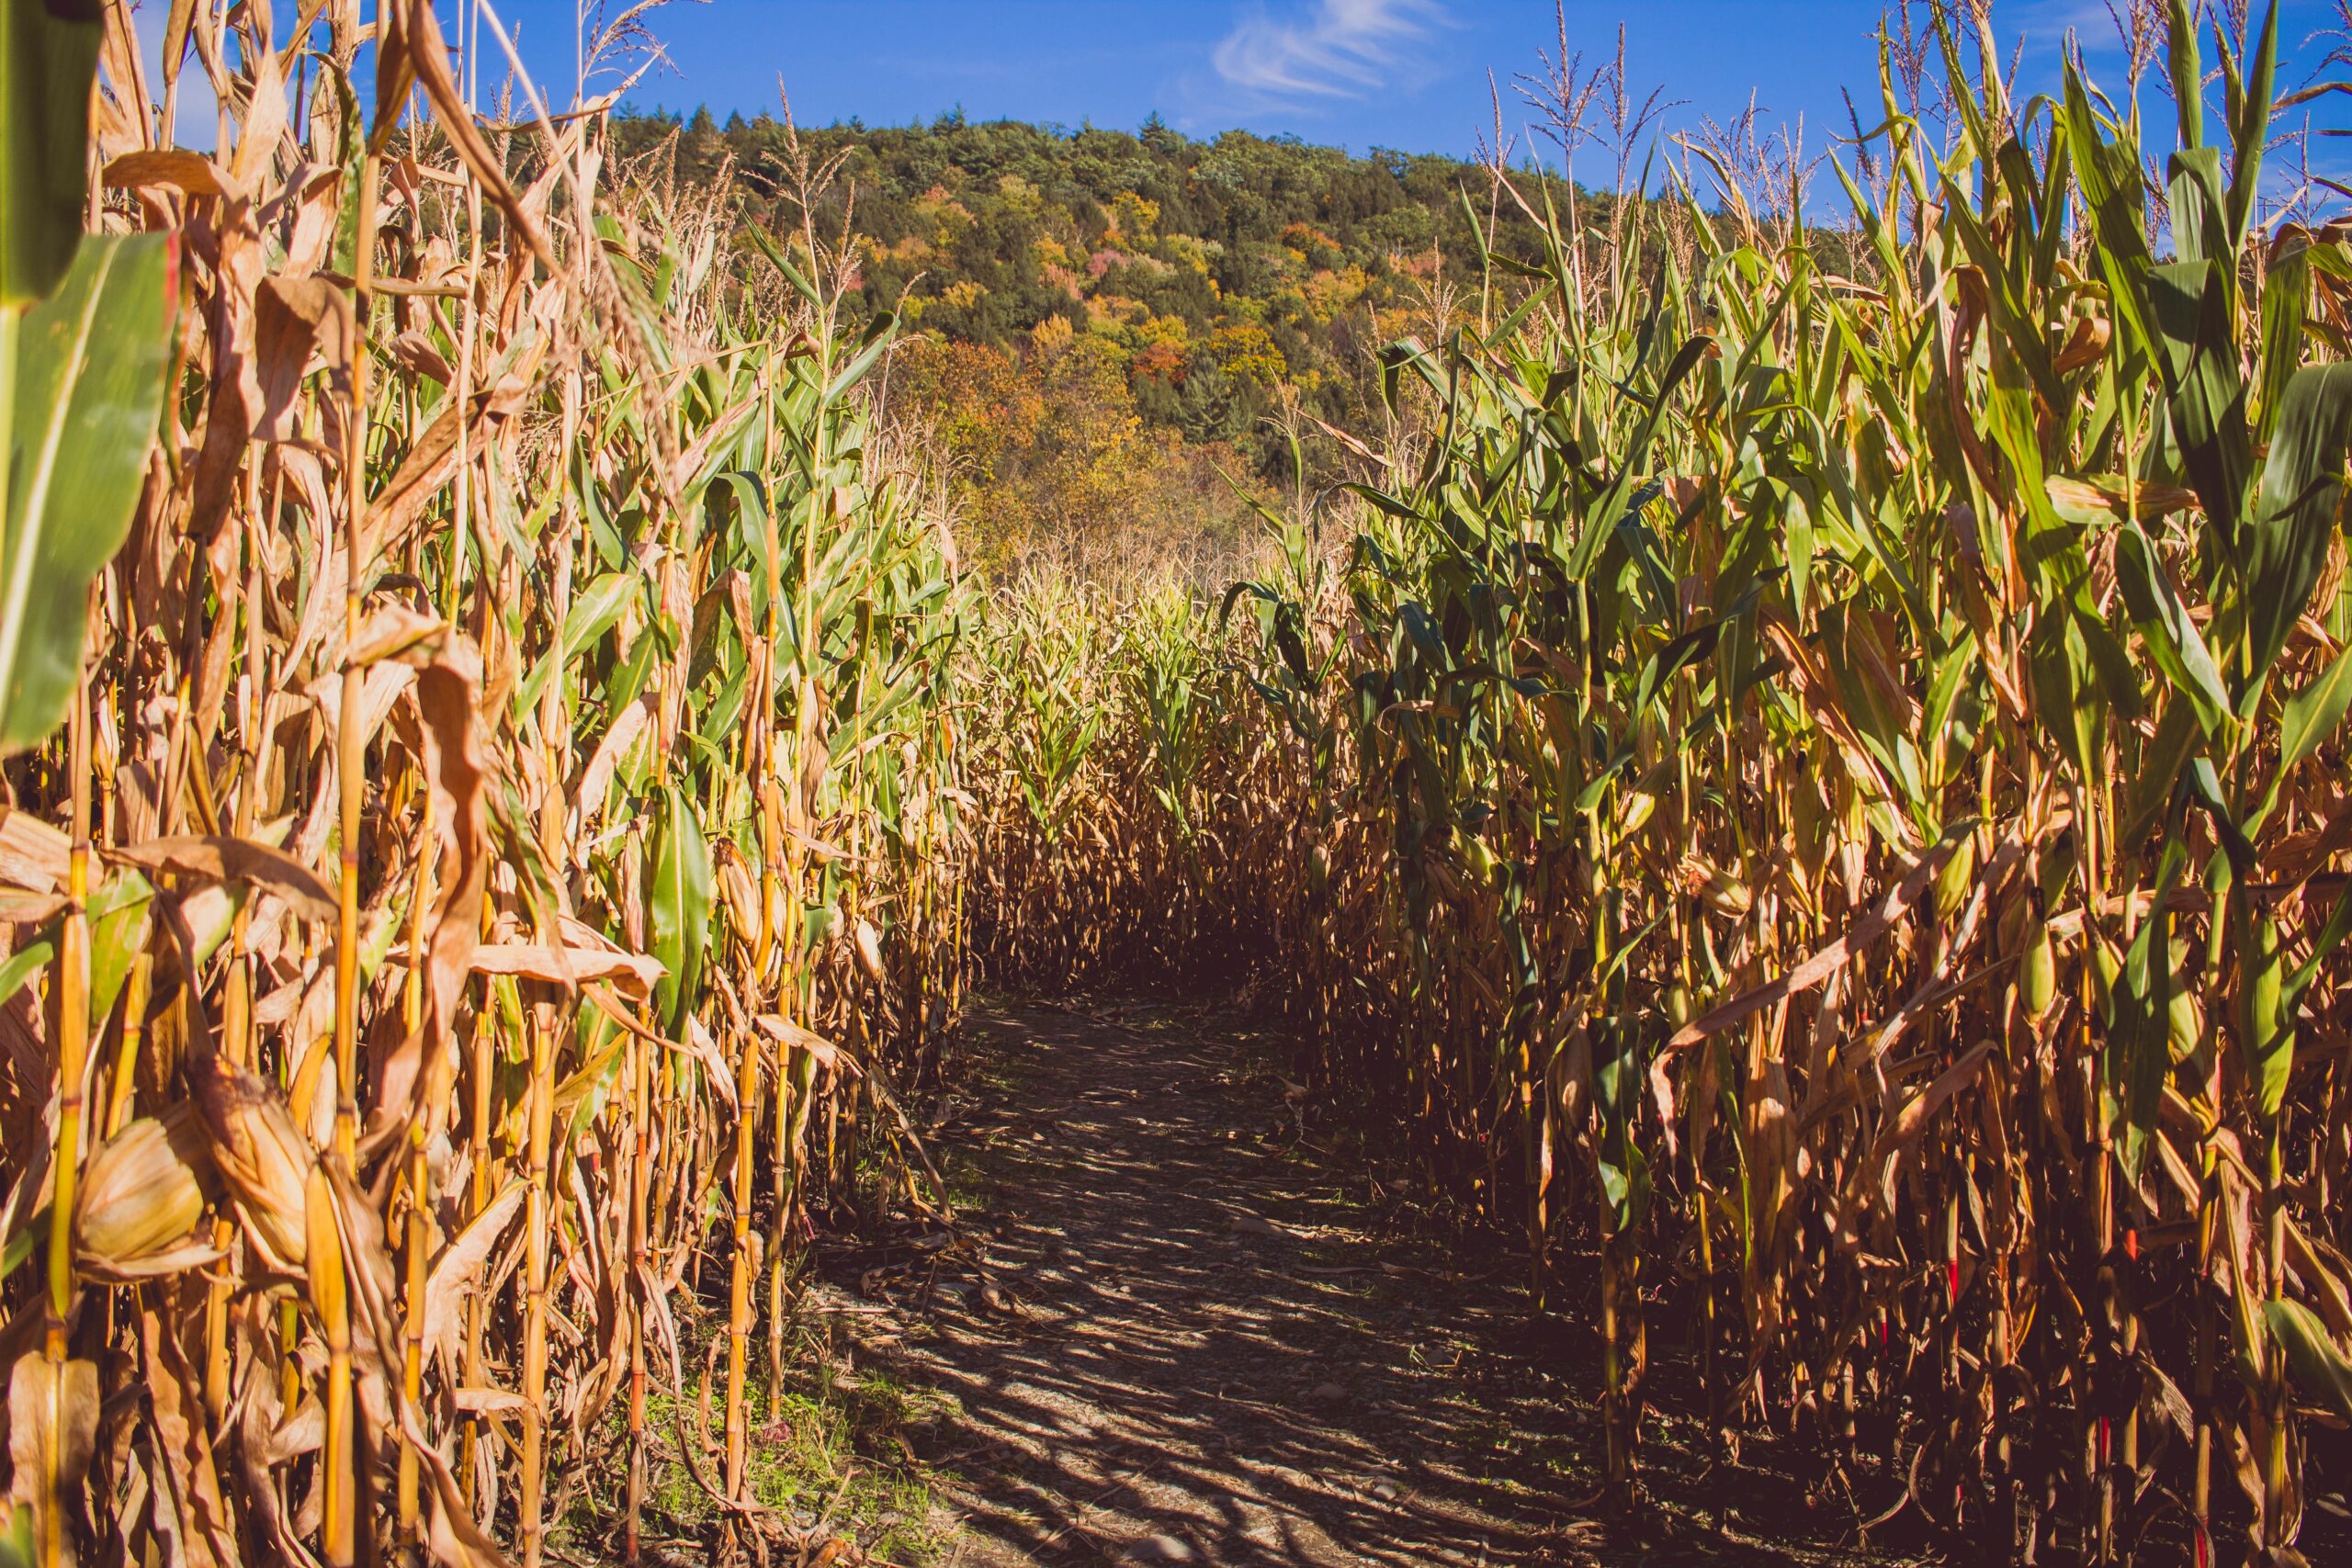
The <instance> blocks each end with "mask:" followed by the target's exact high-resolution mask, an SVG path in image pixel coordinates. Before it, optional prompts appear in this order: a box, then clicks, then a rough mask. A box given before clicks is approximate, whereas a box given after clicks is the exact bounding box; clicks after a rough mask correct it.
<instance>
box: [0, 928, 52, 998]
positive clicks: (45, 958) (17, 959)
mask: <svg viewBox="0 0 2352 1568" xmlns="http://www.w3.org/2000/svg"><path fill="white" fill-rule="evenodd" d="M56 956H57V944H56V943H55V942H32V943H30V944H28V945H27V946H25V947H22V948H19V949H17V951H16V952H15V953H10V954H9V955H8V961H7V962H6V964H0V1002H6V1001H7V1000H8V999H9V998H11V997H14V996H15V995H16V994H17V992H18V991H21V990H23V989H24V988H25V987H26V985H27V984H28V983H29V982H30V981H31V979H32V977H33V976H35V975H38V974H40V971H41V968H42V966H43V965H44V964H48V963H49V961H50V960H51V959H52V958H55V957H56Z"/></svg>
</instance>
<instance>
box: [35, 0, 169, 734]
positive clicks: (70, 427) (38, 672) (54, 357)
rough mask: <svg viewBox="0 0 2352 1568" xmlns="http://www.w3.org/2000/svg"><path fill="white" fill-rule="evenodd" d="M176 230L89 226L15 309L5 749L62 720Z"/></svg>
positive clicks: (121, 498) (149, 361) (122, 497)
mask: <svg viewBox="0 0 2352 1568" xmlns="http://www.w3.org/2000/svg"><path fill="white" fill-rule="evenodd" d="M17 9H21V6H19V7H17ZM12 15H13V12H12ZM11 25H13V24H11ZM174 244H175V242H174V241H173V240H171V239H168V238H166V237H164V236H162V235H140V236H135V237H130V238H93V239H91V240H90V241H89V242H88V243H85V244H84V245H83V246H82V248H81V250H80V252H79V253H78V254H76V255H75V256H74V264H73V265H72V267H71V269H70V270H69V271H68V272H67V273H66V275H65V277H64V280H63V282H62V284H60V285H59V287H58V289H57V292H56V293H54V294H52V295H51V297H50V298H49V299H44V300H42V301H41V302H40V304H39V305H37V306H35V307H34V308H33V309H32V310H28V311H27V312H26V313H25V315H24V317H23V319H22V321H20V322H12V323H6V325H14V326H15V327H16V328H17V341H16V343H15V344H14V345H13V347H14V350H15V353H16V365H15V370H16V387H15V396H14V397H13V399H11V400H9V402H8V404H7V405H6V409H5V411H0V421H5V422H6V423H5V425H0V444H5V446H6V448H7V450H8V461H7V462H6V465H5V468H6V513H5V514H0V751H12V750H24V749H25V748H27V747H30V746H35V745H38V744H40V741H41V740H43V739H46V738H47V737H48V736H49V734H50V732H51V731H52V730H54V729H55V728H57V726H58V724H59V723H60V722H61V721H62V720H63V718H64V716H65V706H66V704H67V703H68V702H69V701H70V700H71V699H72V697H73V694H74V680H75V678H76V676H77V675H78V674H79V672H80V670H81V663H82V634H83V623H84V620H85V617H86V615H87V613H88V596H89V587H90V580H91V578H93V577H94V576H96V573H97V571H98V569H99V568H101V567H103V566H104V565H106V563H107V559H108V558H111V557H112V556H113V554H114V553H115V551H116V550H117V549H119V547H121V545H122V540H123V536H124V535H126V534H127V533H128V532H129V531H130V515H131V512H132V510H133V508H135V507H136V506H137V505H138V502H139V491H140V488H141V485H142V484H143V483H144V482H145V479H146V475H147V453H148V449H149V447H150V446H151V445H152V444H153V441H154V438H155V423H156V419H157V416H158V415H159V414H160V412H162V408H163V399H164V375H165V369H166V367H167V366H168V365H169V363H170V360H171V355H172V333H171V332H170V330H169V327H170V321H171V311H172V288H173V274H174V267H173V259H174V254H175V253H174V249H173V247H174ZM5 332H6V326H5V325H0V357H5V356H6V354H7V353H8V352H9V345H8V344H6V341H5ZM0 379H5V378H0Z"/></svg>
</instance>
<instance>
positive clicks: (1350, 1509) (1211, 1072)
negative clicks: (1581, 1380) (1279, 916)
mask: <svg viewBox="0 0 2352 1568" xmlns="http://www.w3.org/2000/svg"><path fill="white" fill-rule="evenodd" d="M1210 1021H1211V1022H1212V1024H1213V1023H1214V1020H1213V1018H1212V1019H1211V1020H1210ZM1202 1022H1203V1018H1202V1017H1201V1015H1198V1014H1192V1015H1186V1014H1182V1013H1178V1012H1175V1011H1173V1010H1168V1009H1164V1008H1150V1007H1131V1008H1128V1009H1125V1010H1119V1009H1111V1008H1103V1009H1097V1010H1077V1009H1075V1008H1072V1009H1051V1008H1046V1007H1039V1006H1021V1007H999V1008H992V1009H989V1010H985V1011H984V1012H983V1014H982V1016H981V1018H980V1019H979V1020H978V1043H977V1045H976V1049H977V1050H978V1052H979V1053H980V1056H981V1059H982V1060H983V1061H984V1062H985V1063H986V1064H987V1066H988V1072H987V1076H986V1079H985V1081H984V1082H983V1083H982V1084H981V1085H980V1086H979V1087H978V1090H977V1096H978V1098H977V1100H976V1101H975V1102H974V1103H972V1104H970V1105H969V1106H968V1107H967V1108H966V1109H965V1110H964V1111H962V1113H961V1114H959V1115H958V1116H956V1118H955V1119H954V1121H953V1123H952V1125H951V1129H950V1131H949V1132H948V1134H947V1135H946V1137H945V1140H944V1145H943V1146H942V1147H941V1148H940V1149H939V1150H937V1151H935V1152H936V1153H938V1154H939V1155H940V1156H941V1157H942V1158H943V1159H944V1161H945V1162H947V1164H948V1166H949V1168H950V1171H951V1176H950V1179H951V1180H952V1181H957V1182H965V1181H969V1182H973V1183H976V1184H977V1185H978V1196H977V1197H976V1198H975V1199H974V1200H973V1201H971V1203H970V1206H969V1207H968V1208H967V1212H966V1213H964V1214H963V1215H962V1221H963V1223H962V1225H961V1227H960V1228H961V1232H962V1235H961V1238H960V1239H956V1240H953V1241H950V1240H948V1239H946V1238H945V1237H944V1235H940V1234H936V1233H934V1234H932V1235H920V1234H915V1235H907V1236H903V1237H900V1238H899V1239H898V1241H897V1242H895V1243H894V1244H893V1245H891V1246H889V1247H868V1248H865V1249H863V1250H862V1251H861V1252H860V1253H859V1254H857V1255H855V1256H842V1257H837V1258H834V1259H833V1260H832V1262H831V1265H830V1266H829V1268H828V1269H827V1274H828V1276H829V1280H830V1283H829V1285H828V1286H827V1287H826V1289H828V1290H829V1291H831V1292H832V1296H831V1300H832V1303H833V1304H832V1306H831V1310H832V1311H834V1312H836V1313H837V1314H840V1320H841V1321H842V1322H845V1323H848V1324H850V1325H853V1327H852V1331H851V1332H852V1338H853V1342H854V1344H855V1345H857V1347H858V1352H857V1353H858V1354H859V1355H860V1356H861V1357H862V1358H863V1359H865V1362H866V1363H867V1364H868V1365H869V1366H870V1365H873V1364H876V1362H877V1361H878V1362H879V1364H881V1365H882V1366H884V1367H885V1368H887V1369H888V1372H889V1374H890V1375H891V1376H892V1377H893V1378H894V1379H897V1380H899V1382H903V1383H904V1384H906V1385H909V1386H910V1387H911V1388H913V1389H915V1390H920V1391H929V1392H930V1393H933V1394H936V1395H939V1396H944V1398H943V1399H942V1400H941V1401H940V1404H942V1406H943V1407H944V1414H942V1415H941V1416H939V1417H938V1418H936V1419H934V1420H933V1421H931V1422H929V1423H928V1424H926V1425H923V1426H922V1427H919V1428H918V1429H917V1430H915V1431H914V1433H913V1434H912V1435H913V1437H914V1439H915V1449H916V1452H917V1453H918V1454H919V1456H920V1457H921V1459H922V1461H924V1462H925V1463H926V1464H928V1465H931V1466H933V1467H936V1470H937V1471H938V1472H939V1473H941V1474H942V1475H943V1476H944V1477H945V1478H946V1483H947V1498H948V1501H949V1502H950V1503H951V1504H952V1506H954V1507H955V1508H956V1510H958V1511H959V1512H960V1513H962V1515H963V1516H964V1523H963V1527H962V1529H961V1530H960V1532H958V1534H957V1535H956V1538H955V1539H954V1541H953V1543H952V1544H951V1545H950V1547H949V1548H948V1549H947V1552H946V1558H947V1561H949V1562H954V1563H956V1564H959V1565H965V1568H1027V1565H1030V1564H1054V1565H1059V1564H1074V1563H1086V1562H1198V1563H1221V1564H1244V1563H1250V1564H1257V1563H1284V1564H1309V1565H1314V1568H1326V1565H1338V1564H1356V1563H1372V1564H1395V1565H1397V1568H1405V1565H1408V1564H1425V1563H1446V1564H1464V1565H1470V1564H1480V1563H1505V1562H1511V1563H1589V1562H1638V1561H1666V1562H1790V1561H1802V1560H1804V1559H1803V1558H1802V1557H1793V1556H1791V1555H1788V1554H1784V1553H1781V1552H1778V1551H1763V1550H1760V1549H1759V1548H1758V1545H1757V1543H1756V1541H1755V1538H1754V1537H1753V1536H1752V1535H1747V1532H1746V1531H1744V1530H1742V1529H1739V1528H1738V1521H1739V1514H1738V1509H1739V1506H1740V1505H1739V1503H1738V1502H1736V1501H1734V1502H1732V1505H1731V1506H1732V1515H1731V1523H1730V1524H1729V1525H1727V1526H1725V1527H1724V1528H1720V1529H1718V1528H1706V1527H1705V1526H1703V1525H1702V1523H1701V1522H1700V1521H1701V1519H1702V1517H1703V1516H1706V1515H1709V1514H1712V1512H1713V1507H1715V1506H1721V1504H1722V1503H1723V1502H1724V1498H1722V1497H1720V1496H1718V1497H1716V1498H1715V1499H1713V1504H1712V1506H1711V1504H1710V1501H1709V1499H1708V1498H1707V1495H1706V1492H1707V1483H1706V1481H1705V1478H1704V1476H1703V1474H1702V1472H1703V1470H1704V1468H1705V1461H1704V1460H1703V1458H1702V1457H1701V1456H1686V1459H1687V1461H1688V1462H1686V1463H1684V1464H1683V1465H1682V1466H1681V1467H1680V1468H1681V1469H1682V1470H1683V1471H1685V1472H1689V1475H1690V1480H1689V1482H1688V1483H1687V1484H1684V1485H1681V1486H1679V1487H1678V1486H1676V1485H1675V1484H1674V1483H1672V1482H1671V1480H1670V1479H1669V1480H1668V1481H1667V1482H1665V1483H1662V1484H1661V1492H1660V1495H1661V1496H1664V1497H1667V1498H1668V1502H1667V1506H1656V1507H1648V1506H1645V1507H1644V1508H1642V1509H1640V1510H1638V1511H1637V1515H1636V1517H1633V1518H1630V1519H1618V1520H1615V1521H1612V1522H1607V1523H1604V1522H1602V1521H1600V1520H1598V1519H1595V1518H1592V1517H1582V1516H1580V1515H1579V1514H1578V1513H1577V1511H1576V1509H1575V1506H1574V1500H1575V1499H1577V1498H1578V1497H1581V1496H1585V1495H1589V1494H1590V1493H1591V1492H1592V1491H1593V1490H1594V1489H1595V1484H1596V1483H1595V1479H1594V1475H1593V1461H1595V1460H1596V1459H1597V1454H1598V1448H1599V1433H1598V1428H1597V1427H1596V1426H1595V1424H1594V1421H1593V1415H1592V1410H1591V1407H1590V1404H1589V1399H1588V1398H1586V1397H1585V1395H1584V1393H1583V1392H1582V1391H1579V1390H1577V1389H1575V1388H1573V1387H1571V1386H1569V1385H1567V1384H1566V1383H1565V1382H1562V1381H1560V1379H1559V1377H1558V1376H1556V1375H1555V1373H1556V1372H1557V1371H1558V1370H1559V1369H1563V1368H1566V1367H1570V1366H1574V1365H1577V1364H1578V1363H1579V1362H1580V1361H1581V1360H1583V1359H1589V1358H1585V1357H1581V1356H1578V1355H1577V1354H1576V1353H1575V1352H1574V1350H1573V1349H1572V1348H1568V1347H1567V1346H1566V1345H1564V1343H1563V1342H1561V1341H1559V1340H1558V1339H1556V1338H1553V1339H1551V1340H1550V1342H1548V1343H1542V1344H1539V1343H1538V1331H1537V1330H1535V1329H1534V1328H1532V1327H1531V1324H1530V1318H1529V1316H1528V1314H1527V1313H1526V1310H1525V1297H1524V1295H1523V1293H1522V1292H1521V1291H1520V1290H1519V1288H1518V1287H1517V1285H1516V1283H1515V1282H1511V1281H1506V1280H1499V1279H1496V1280H1477V1279H1464V1278H1461V1277H1460V1276H1458V1275H1454V1274H1451V1273H1449V1272H1447V1271H1446V1259H1445V1258H1444V1255H1443V1253H1442V1250H1441V1249H1440V1248H1438V1247H1435V1246H1434V1245H1431V1244H1428V1243H1423V1242H1419V1241H1416V1240H1414V1239H1412V1238H1410V1237H1401V1238H1400V1237H1398V1236H1395V1235H1386V1236H1375V1235H1372V1234H1370V1233H1369V1232H1368V1230H1367V1228H1366V1227H1367V1226H1368V1225H1370V1224H1374V1223H1376V1216H1375V1215H1374V1213H1373V1212H1372V1211H1371V1210H1369V1209H1368V1208H1367V1207H1366V1206H1365V1205H1364V1204H1363V1201H1362V1196H1361V1193H1359V1195H1358V1196H1357V1197H1356V1198H1353V1199H1351V1197H1350V1196H1349V1195H1348V1192H1347V1187H1348V1178H1347V1176H1346V1175H1345V1174H1344V1173H1342V1172H1340V1171H1337V1170H1334V1169H1332V1168H1329V1166H1328V1164H1327V1163H1326V1162H1322V1161H1319V1160H1318V1159H1317V1158H1316V1156H1314V1155H1313V1154H1312V1153H1311V1152H1310V1151H1309V1150H1307V1149H1305V1148H1302V1147H1301V1145H1300V1139H1299V1138H1298V1136H1297V1135H1296V1133H1295V1131H1293V1130H1292V1129H1291V1124H1290V1123H1291V1118H1290V1116H1289V1113H1288V1112H1287V1111H1286V1110H1285V1108H1284V1106H1283V1101H1282V1100H1281V1098H1280V1093H1281V1085H1280V1082H1279V1080H1278V1079H1273V1078H1271V1077H1267V1076H1266V1075H1264V1074H1263V1073H1262V1072H1260V1073H1259V1074H1257V1075H1256V1077H1254V1078H1252V1077H1251V1075H1250V1067H1249V1065H1248V1064H1249V1062H1250V1054H1249V1053H1248V1052H1247V1051H1246V1050H1245V1049H1244V1048H1243V1047H1242V1046H1241V1045H1240V1044H1239V1043H1238V1042H1237V1040H1236V1039H1235V1038H1234V1036H1233V1035H1232V1033H1231V1032H1229V1031H1224V1032H1220V1031H1219V1030H1217V1029H1216V1028H1215V1027H1210V1028H1206V1029H1204V1028H1203V1027H1201V1025H1202ZM1543 1332H1544V1333H1545V1334H1546V1335H1556V1334H1558V1333H1559V1332H1560V1331H1558V1330H1545V1331H1543ZM1753 1479H1754V1478H1753V1476H1752V1475H1751V1474H1750V1472H1741V1483H1740V1484H1741V1485H1743V1486H1745V1485H1747V1484H1749V1483H1751V1482H1752V1480H1753ZM1717 1490H1718V1491H1719V1492H1720V1491H1724V1490H1736V1488H1731V1487H1729V1486H1727V1485H1725V1484H1724V1483H1717ZM1677 1492H1679V1494H1680V1496H1679V1499H1677V1498H1675V1497H1673V1495H1672V1494H1674V1493H1677ZM1743 1538H1745V1539H1743Z"/></svg>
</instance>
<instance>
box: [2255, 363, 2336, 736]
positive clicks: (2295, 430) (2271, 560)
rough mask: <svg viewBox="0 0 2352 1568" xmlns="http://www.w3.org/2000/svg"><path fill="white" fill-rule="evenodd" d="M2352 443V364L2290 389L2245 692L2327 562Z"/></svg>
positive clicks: (2275, 459)
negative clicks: (2349, 444) (2346, 451)
mask: <svg viewBox="0 0 2352 1568" xmlns="http://www.w3.org/2000/svg"><path fill="white" fill-rule="evenodd" d="M2347 443H2352V365H2325V366H2312V367H2309V368H2307V369H2303V370H2299V371H2297V372H2296V373H2295V375H2294V377H2293V378H2292V379H2290V381H2289V382H2288V383H2287V391H2286V395H2285V397H2284V398H2283V399H2281V400H2280V407H2279V411H2278V429H2277V432H2276V433H2275V434H2273V435H2272V437H2271V441H2270V454H2269V457H2268V458H2267V460H2266V461H2265V462H2264V464H2263V467H2262V491H2261V494H2260V497H2259V498H2258V500H2257V502H2256V507H2255V513H2254V515H2255V522H2254V525H2253V526H2252V527H2251V528H2249V529H2248V530H2247V539H2246V561H2245V576H2246V641H2247V655H2246V656H2247V668H2246V672H2245V682H2246V690H2245V692H2244V693H2242V694H2240V703H2241V712H2245V711H2246V710H2247V706H2248V705H2250V704H2251V702H2252V700H2253V699H2254V697H2255V696H2256V695H2257V694H2259V692H2260V689H2261V683H2262V681H2263V678H2264V677H2265V676H2266V675H2267V673H2268V672H2269V670H2270V665H2271V662H2272V661H2273V660H2276V659H2277V658H2278V651H2279V649H2283V648H2284V647H2286V646H2287V634H2288V633H2289V631H2290V630H2291V629H2292V628H2293V626H2294V625H2295V622H2296V620H2297V619H2298V618H2299V617H2300V616H2301V615H2302V613H2303V608H2304V606H2305V605H2307V604H2310V603H2311V597H2312V589H2313V588H2314V587H2316V586H2317V585H2318V582H2319V577H2320V571H2321V570H2322V569H2323V568H2324V566H2325V565H2326V563H2327V546H2328V540H2329V538H2330V537H2331V536H2333V535H2334V533H2335V509H2336V505H2337V502H2339V501H2340V500H2341V499H2342V497H2343V493H2344V475H2345V448H2346V444H2347Z"/></svg>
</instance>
